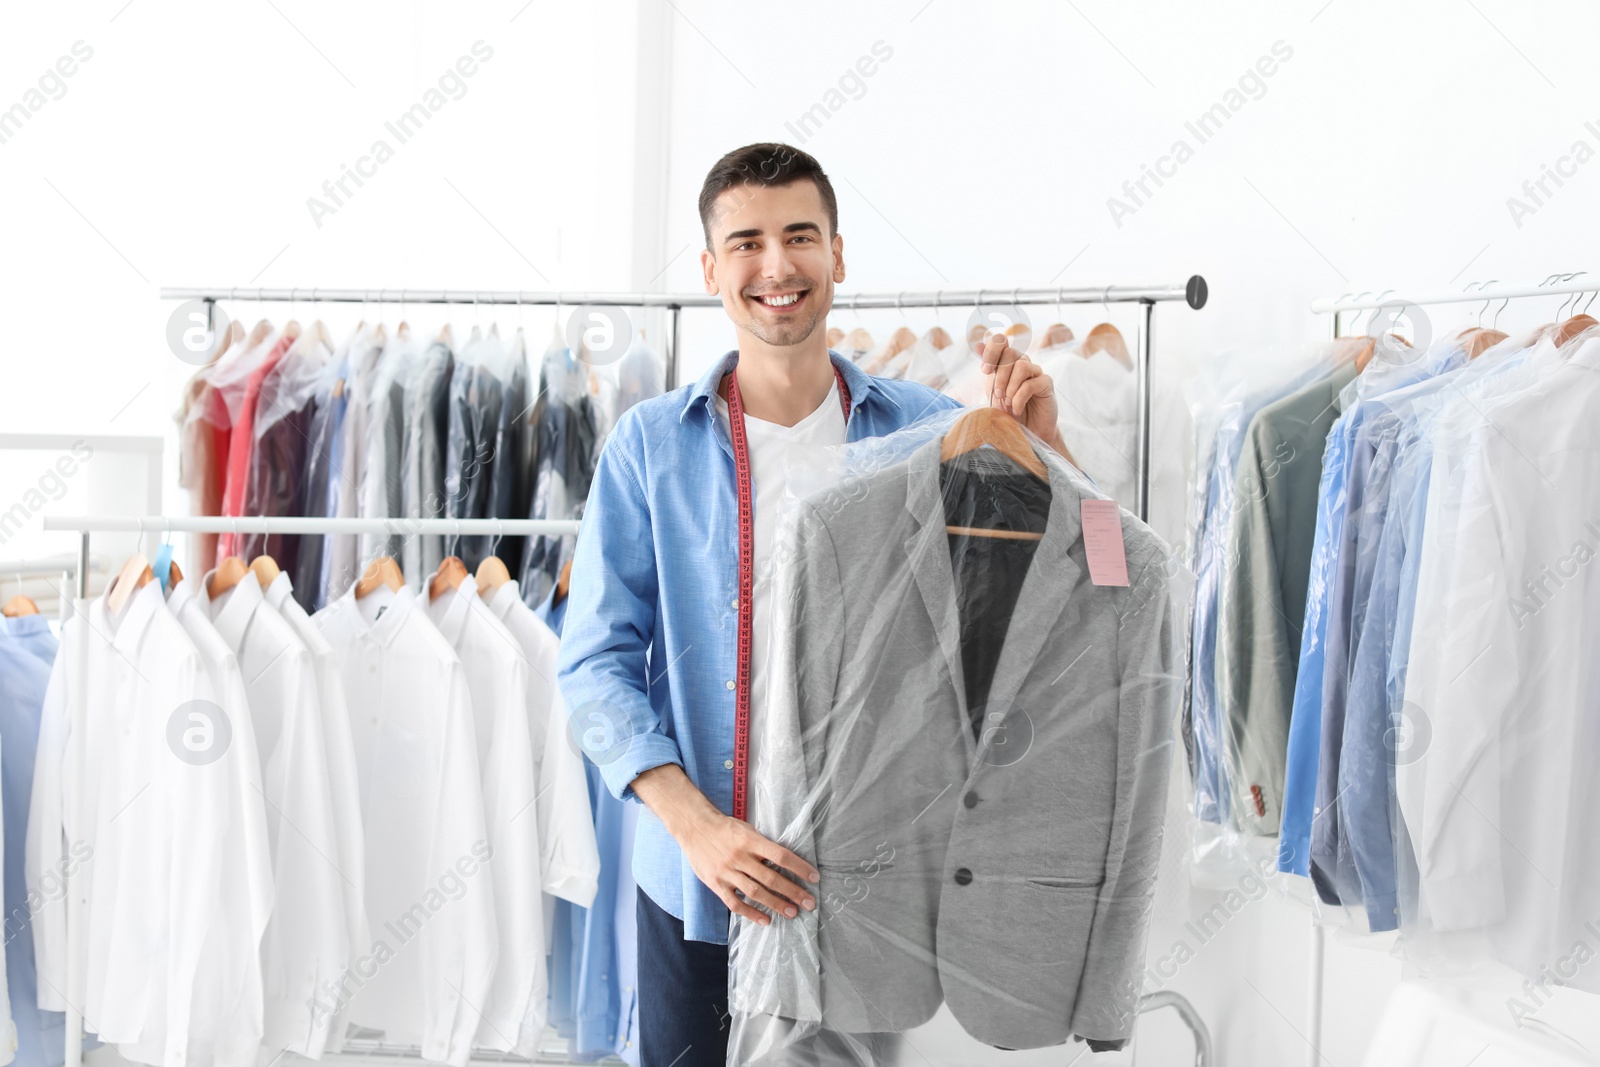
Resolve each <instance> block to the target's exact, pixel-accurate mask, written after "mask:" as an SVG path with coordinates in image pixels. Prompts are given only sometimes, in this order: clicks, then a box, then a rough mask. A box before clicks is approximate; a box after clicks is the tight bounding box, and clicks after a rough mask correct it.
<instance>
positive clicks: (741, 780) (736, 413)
mask: <svg viewBox="0 0 1600 1067" xmlns="http://www.w3.org/2000/svg"><path fill="white" fill-rule="evenodd" d="M830 362H831V361H830ZM833 376H834V378H835V379H836V380H837V381H838V383H839V402H840V403H841V404H842V405H844V422H845V426H847V427H848V426H849V425H850V387H849V386H847V385H845V383H844V375H843V374H841V373H840V372H839V368H838V367H834V368H833ZM728 431H729V436H730V437H732V438H733V472H734V477H735V479H736V482H737V485H736V492H737V495H738V497H739V661H738V665H737V670H736V673H735V681H734V727H733V817H734V818H735V819H743V818H744V817H745V795H746V794H747V793H748V791H749V784H750V650H751V633H752V631H753V630H754V628H755V626H754V614H755V605H754V604H753V603H752V600H751V598H752V597H753V596H754V593H755V566H756V564H755V554H756V524H755V509H754V507H753V505H752V499H751V496H752V489H751V482H750V446H749V442H748V441H747V440H746V439H745V432H744V399H743V398H742V397H741V396H740V395H739V373H738V369H737V368H735V369H734V370H731V371H729V372H728Z"/></svg>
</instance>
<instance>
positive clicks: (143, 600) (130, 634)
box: [91, 579, 162, 662]
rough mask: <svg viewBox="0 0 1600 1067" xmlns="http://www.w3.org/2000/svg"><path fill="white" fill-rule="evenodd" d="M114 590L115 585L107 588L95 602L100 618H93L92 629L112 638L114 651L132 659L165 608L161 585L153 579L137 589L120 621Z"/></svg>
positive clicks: (129, 599)
mask: <svg viewBox="0 0 1600 1067" xmlns="http://www.w3.org/2000/svg"><path fill="white" fill-rule="evenodd" d="M113 584H115V583H113ZM111 589H112V586H111V585H108V586H106V590H105V592H104V593H101V594H100V596H98V597H97V598H95V603H94V610H95V611H97V612H98V613H99V615H100V617H99V619H97V620H94V619H92V616H91V619H92V622H91V625H93V626H94V628H95V629H96V630H98V631H99V632H101V633H103V634H110V635H111V645H112V647H113V648H115V649H116V650H117V651H118V652H120V653H122V654H123V655H124V656H128V657H131V656H132V655H133V654H134V653H135V652H136V651H138V648H139V639H140V638H141V637H143V636H144V632H145V629H146V628H147V627H148V626H149V625H150V618H151V616H153V615H154V614H155V613H156V610H157V609H158V608H160V607H161V605H162V598H161V583H160V582H157V581H155V580H154V579H152V580H150V581H148V582H146V583H145V584H144V586H143V587H142V588H140V589H135V590H134V591H133V595H132V596H130V597H129V598H128V602H127V603H126V604H124V605H123V606H122V614H121V616H120V617H119V616H117V615H116V614H114V613H113V612H112V610H111V604H110V599H111ZM130 662H131V660H130Z"/></svg>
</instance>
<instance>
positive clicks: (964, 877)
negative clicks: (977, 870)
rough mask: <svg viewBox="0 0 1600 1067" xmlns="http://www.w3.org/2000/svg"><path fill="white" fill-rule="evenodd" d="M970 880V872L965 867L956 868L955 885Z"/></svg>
mask: <svg viewBox="0 0 1600 1067" xmlns="http://www.w3.org/2000/svg"><path fill="white" fill-rule="evenodd" d="M971 881H972V872H971V871H969V870H967V869H966V868H965V867H957V868H956V885H967V884H968V883H970V882H971Z"/></svg>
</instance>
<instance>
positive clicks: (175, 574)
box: [167, 560, 183, 589]
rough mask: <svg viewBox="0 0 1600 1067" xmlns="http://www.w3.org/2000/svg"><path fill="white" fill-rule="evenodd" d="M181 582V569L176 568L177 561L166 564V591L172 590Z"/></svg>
mask: <svg viewBox="0 0 1600 1067" xmlns="http://www.w3.org/2000/svg"><path fill="white" fill-rule="evenodd" d="M181 581H183V568H182V567H179V566H178V561H177V560H172V561H170V562H168V564H167V588H168V589H172V588H174V587H175V586H177V584H178V583H179V582H181Z"/></svg>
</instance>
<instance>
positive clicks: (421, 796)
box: [313, 586, 498, 1067]
mask: <svg viewBox="0 0 1600 1067" xmlns="http://www.w3.org/2000/svg"><path fill="white" fill-rule="evenodd" d="M313 621H315V622H316V624H317V626H318V627H319V628H321V630H322V634H323V636H324V637H326V638H327V639H328V643H329V644H330V645H332V646H333V648H334V650H335V652H336V653H338V654H339V656H340V657H341V661H342V667H341V670H342V674H343V677H344V691H345V700H346V701H347V703H348V706H349V709H350V731H351V734H352V737H353V739H354V741H355V750H356V766H357V773H358V775H359V780H360V783H361V786H360V787H361V801H362V808H361V815H362V826H363V828H364V829H365V831H366V849H367V857H366V858H367V862H366V875H367V919H368V922H369V923H371V925H372V935H373V944H372V950H371V952H370V953H369V954H367V955H366V956H363V957H362V958H361V959H359V960H357V965H356V968H355V973H354V978H353V979H352V980H351V982H350V985H351V986H353V987H354V988H355V993H354V996H353V998H351V999H352V1000H353V1004H352V1010H351V1013H350V1014H351V1019H352V1021H353V1022H355V1023H357V1024H359V1025H362V1026H370V1027H375V1028H377V1029H380V1030H382V1031H384V1035H385V1038H386V1040H388V1041H391V1042H396V1043H402V1044H404V1043H415V1044H418V1045H420V1046H421V1050H422V1058H423V1059H428V1060H435V1061H438V1062H440V1063H448V1064H452V1065H453V1067H463V1065H464V1064H465V1063H466V1062H467V1059H468V1057H469V1056H470V1055H471V1052H472V1039H473V1035H474V1034H476V1033H477V1030H478V1024H479V1021H480V1014H479V1007H478V1006H479V1005H482V1004H484V1003H485V1002H486V1001H487V999H488V996H489V990H490V987H491V985H492V984H493V981H494V974H495V963H496V945H497V943H498V942H497V934H496V926H495V911H494V884H493V876H492V873H491V872H490V871H489V870H485V869H484V868H485V867H487V866H489V861H490V860H491V859H492V858H493V850H492V849H491V847H490V845H489V835H488V831H487V829H486V828H485V825H484V817H483V787H482V781H481V778H480V775H479V771H478V754H477V739H476V736H475V732H474V727H473V714H472V698H471V696H470V695H469V692H468V689H467V679H466V675H465V672H464V671H463V670H462V667H461V659H460V657H459V656H457V655H456V652H455V650H454V649H453V648H451V647H450V643H449V642H448V641H446V640H445V638H444V635H442V634H441V633H439V630H438V628H437V627H435V626H434V625H433V624H432V623H431V622H429V621H428V617H427V615H426V613H425V612H423V611H421V610H419V608H418V605H417V598H416V594H415V593H413V592H412V591H411V590H410V589H409V588H408V587H404V586H402V587H401V588H400V590H399V591H398V592H391V591H390V590H388V589H387V588H384V587H380V588H379V589H378V590H376V591H374V592H373V593H371V594H369V595H368V596H367V597H365V598H364V599H361V600H357V599H356V596H355V588H354V587H353V586H352V587H351V589H350V590H349V591H348V592H346V593H345V594H344V596H342V597H340V598H339V599H338V600H336V601H334V602H333V603H332V604H329V605H328V606H327V607H326V608H324V609H323V610H321V611H319V612H317V614H316V615H315V616H313ZM343 999H344V998H343V997H342V996H341V998H340V1000H341V1002H342V1000H343ZM337 1007H340V1008H342V1007H343V1004H342V1003H339V1004H338V1005H337Z"/></svg>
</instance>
